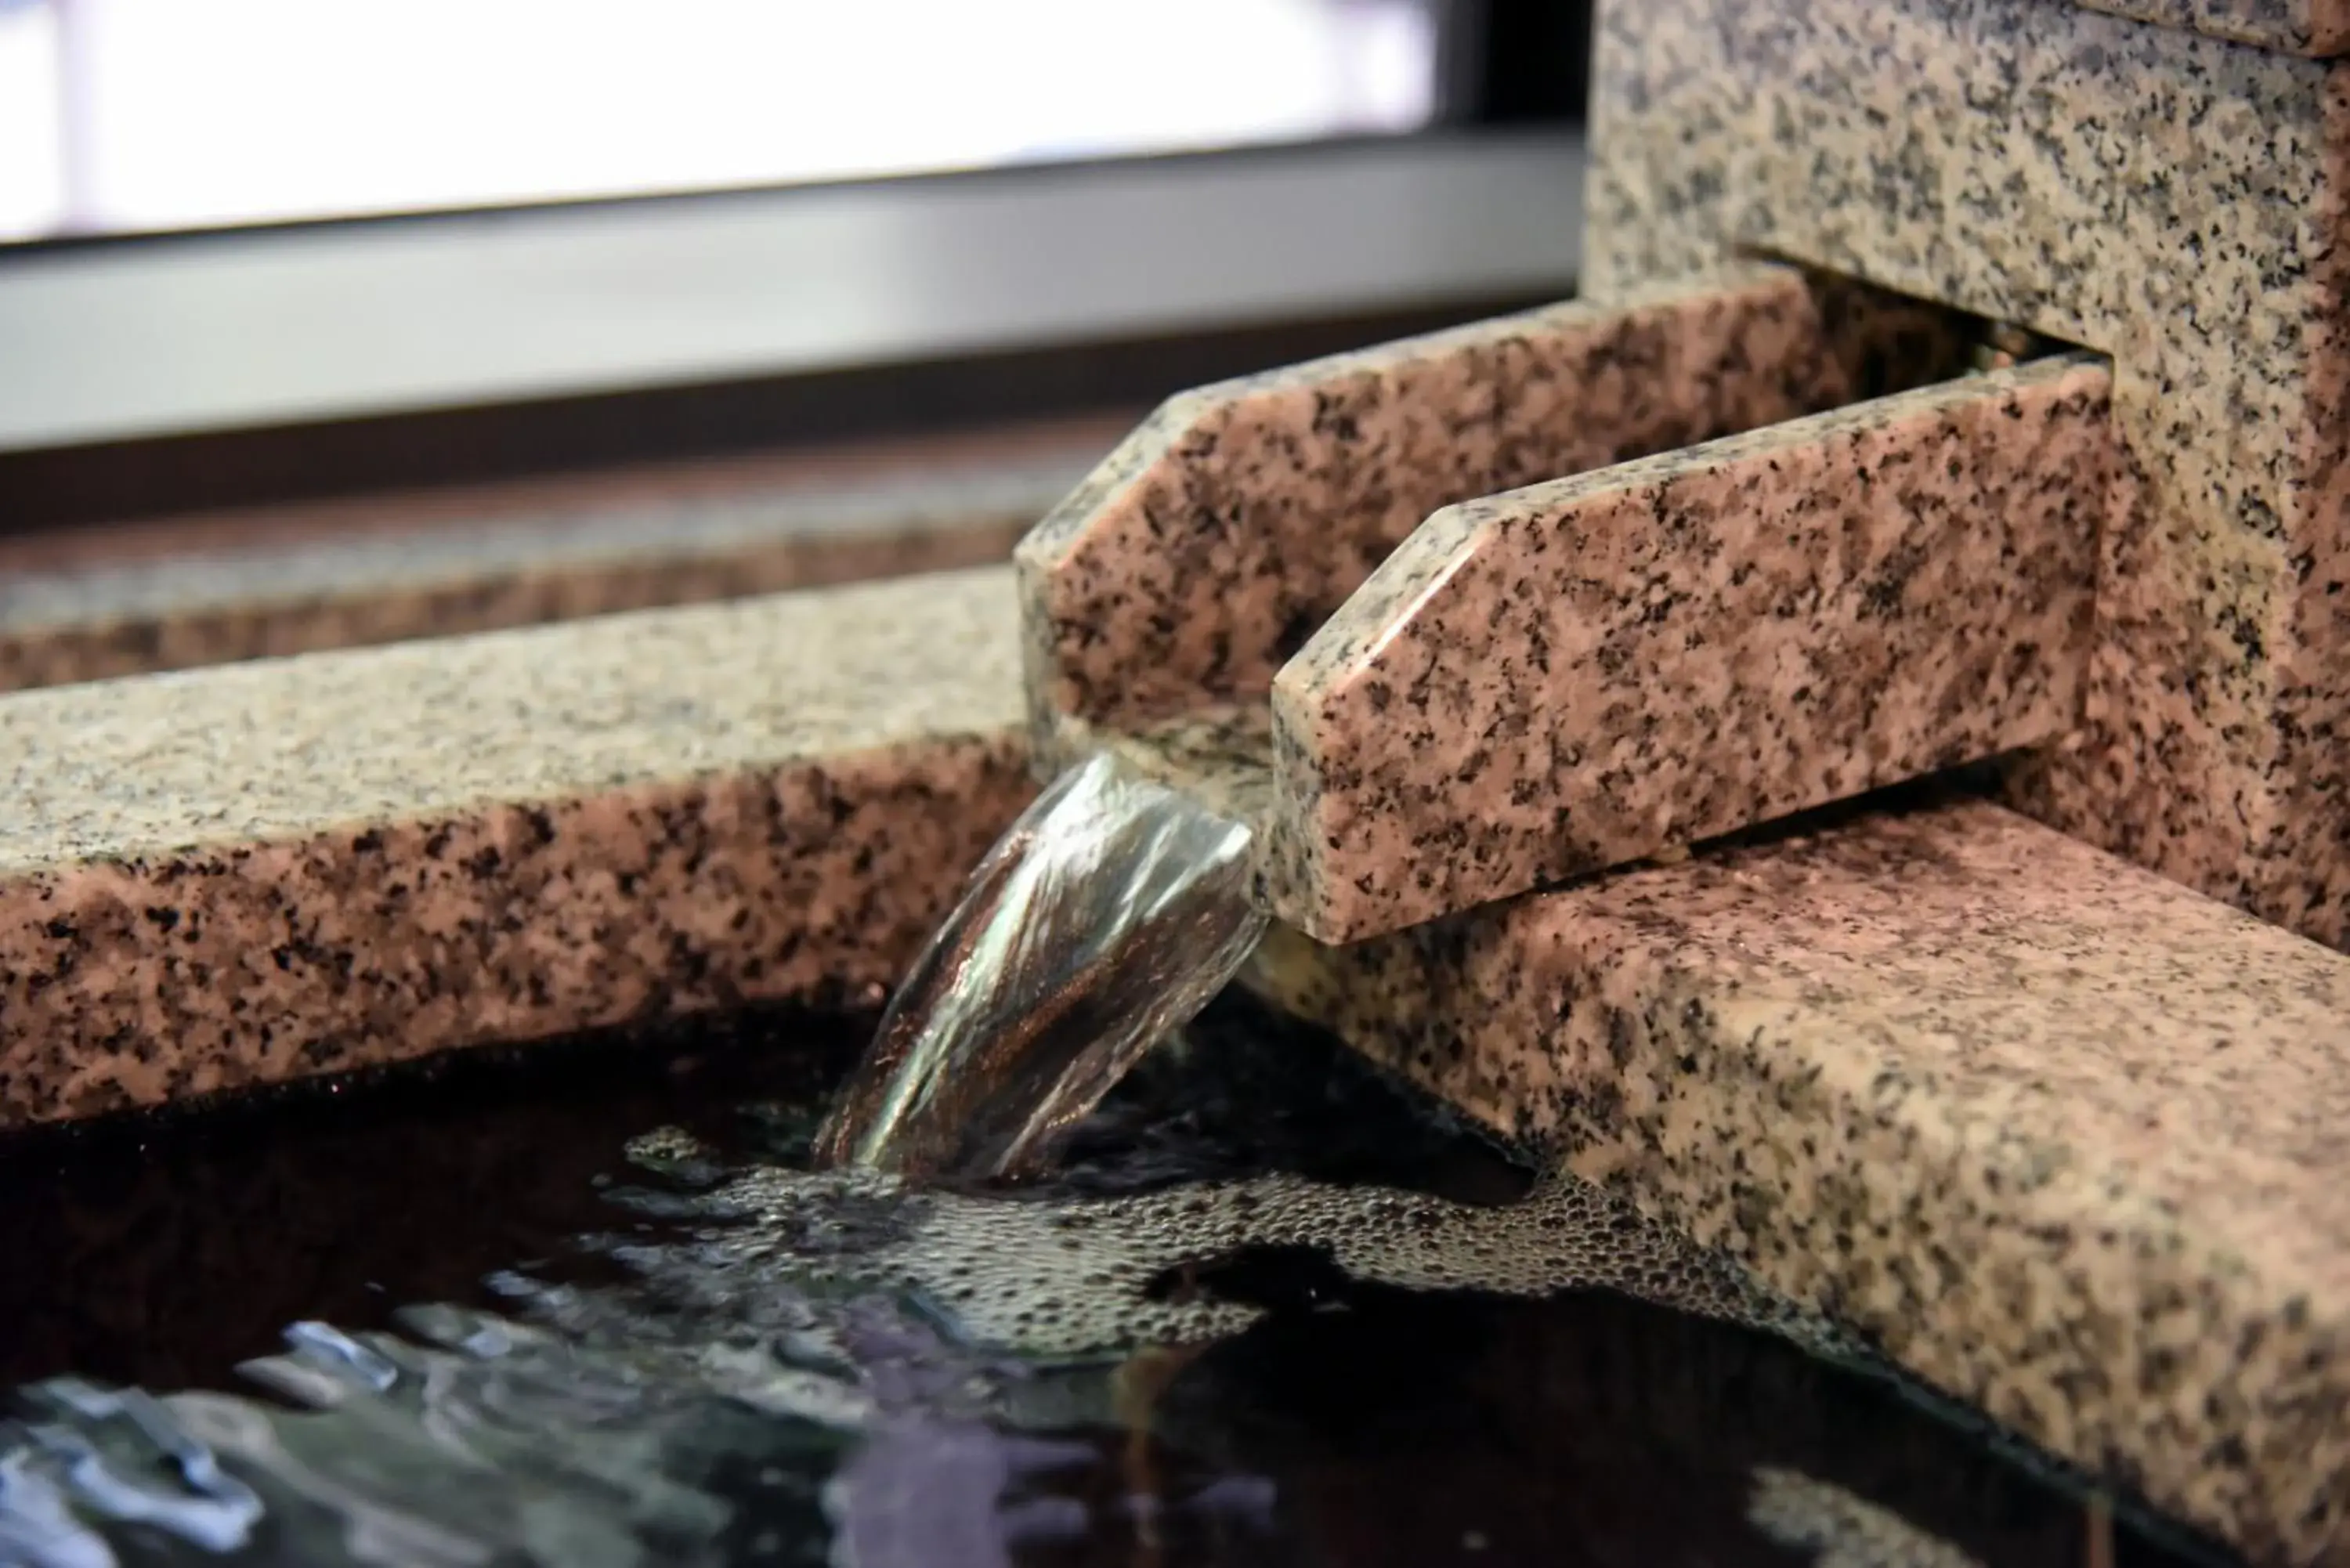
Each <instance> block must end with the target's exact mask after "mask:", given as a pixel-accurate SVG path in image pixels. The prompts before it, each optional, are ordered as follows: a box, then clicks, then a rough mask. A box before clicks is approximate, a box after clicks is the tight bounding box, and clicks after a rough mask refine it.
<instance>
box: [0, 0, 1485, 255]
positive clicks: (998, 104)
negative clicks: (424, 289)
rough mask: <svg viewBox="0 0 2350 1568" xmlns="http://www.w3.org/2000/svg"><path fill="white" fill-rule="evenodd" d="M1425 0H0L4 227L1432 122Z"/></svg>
mask: <svg viewBox="0 0 2350 1568" xmlns="http://www.w3.org/2000/svg"><path fill="white" fill-rule="evenodd" d="M1442 5H1443V0H636V3H633V4H627V3H622V0H0V240H9V239H14V240H26V239H40V238H47V237H54V236H62V235H75V234H124V233H136V232H144V231H157V230H177V229H189V228H211V227H219V226H227V225H235V224H245V223H269V222H279V221H286V220H299V219H309V218H327V217H342V216H351V215H359V214H365V213H396V212H419V211H432V210H435V209H446V208H463V207H481V206H496V205H505V204H509V203H515V202H537V201H550V200H564V199H576V198H588V197H601V196H620V195H632V194H642V193H654V192H679V191H693V190H710V189H720V188H726V187H733V186H754V185H769V184H777V183H785V182H803V181H812V180H828V179H841V178H853V177H859V176H873V175H888V174H900V173H915V172H931V171H951V170H969V169H982V168H989V167H997V166H1002V165H1005V164H1014V163H1021V162H1028V161H1045V160H1059V159H1071V158H1094V157H1104V156H1115V155H1129V154H1145V153H1157V152H1170V151H1200V150H1207V149H1213V148H1226V147H1234V146H1246V145H1251V144H1258V143H1270V142H1284V141H1297V140H1314V139H1319V138H1326V137H1331V136H1342V135H1352V134H1363V133H1380V132H1399V131H1409V130H1418V129H1420V128H1421V127H1423V126H1425V125H1427V124H1429V123H1430V120H1431V119H1432V118H1433V117H1434V116H1435V115H1436V113H1437V111H1438V108H1439V104H1438V99H1439V97H1440V91H1439V79H1440V75H1441V73H1442V68H1443V67H1442V66H1441V65H1440V54H1441V52H1442V51H1441V49H1440V36H1439V35H1440V26H1439V22H1440V16H1441V15H1442Z"/></svg>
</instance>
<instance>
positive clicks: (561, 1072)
mask: <svg viewBox="0 0 2350 1568" xmlns="http://www.w3.org/2000/svg"><path fill="white" fill-rule="evenodd" d="M868 1027H869V1023H860V1022H858V1021H856V1020H847V1021H842V1020H827V1019H815V1018H808V1017H805V1016H787V1015H769V1016H761V1017H751V1018H742V1019H735V1020H732V1021H729V1022H727V1023H722V1024H711V1025H703V1026H697V1027H695V1028H692V1029H689V1030H672V1031H670V1032H668V1033H664V1034H662V1035H660V1036H658V1037H650V1038H648V1037H641V1036H640V1037H638V1038H634V1039H630V1040H618V1041H602V1042H583V1043H567V1044H563V1045H561V1046H559V1047H548V1048H543V1049H540V1050H537V1051H533V1052H526V1053H520V1054H514V1055H498V1056H492V1055H483V1056H479V1057H476V1058H473V1059H471V1060H459V1061H455V1062H452V1063H451V1064H448V1065H447V1066H445V1067H443V1068H442V1069H441V1070H440V1071H438V1072H437V1073H435V1074H433V1075H430V1076H429V1077H428V1076H420V1075H413V1074H411V1075H404V1076H401V1077H399V1078H395V1079H389V1080H383V1081H378V1082H372V1083H359V1084H353V1085H346V1086H343V1087H341V1088H340V1089H314V1090H306V1091H301V1092H295V1093H288V1094H286V1095H285V1096H282V1097H281V1098H279V1099H277V1100H276V1101H275V1102H272V1103H268V1104H264V1105H261V1106H248V1107H244V1108H238V1109H231V1110H223V1111H217V1112H213V1113H211V1114H192V1115H187V1116H182V1117H181V1118H179V1119H177V1120H174V1121H171V1122H154V1121H148V1122H139V1123H117V1124H113V1125H110V1126H106V1127H99V1128H96V1129H93V1130H91V1131H88V1132H85V1133H82V1134H79V1135H75V1136H65V1135H58V1134H45V1135H37V1136H36V1137H31V1138H27V1139H19V1140H18V1141H17V1142H16V1143H14V1144H12V1145H5V1146H0V1380H5V1382H6V1383H7V1384H10V1385H15V1386H18V1388H19V1391H18V1392H17V1393H16V1395H15V1396H13V1397H11V1399H10V1402H9V1404H8V1406H7V1407H6V1409H7V1414H6V1415H5V1416H0V1563H28V1564H40V1565H42V1568H48V1565H50V1564H58V1565H67V1564H70V1565H71V1568H99V1565H101V1564H106V1563H122V1564H133V1563H211V1562H228V1563H384V1564H390V1563H400V1564H415V1563H423V1564H442V1563H449V1564H460V1563H463V1564H482V1565H484V1568H490V1565H504V1564H523V1563H549V1564H555V1563H564V1564H590V1565H601V1564H615V1565H619V1564H636V1563H645V1564H653V1563H664V1564H666V1563H850V1564H857V1565H859V1568H882V1565H899V1564H902V1565H907V1568H912V1565H918V1564H941V1565H946V1564H953V1565H957V1568H961V1565H964V1564H972V1565H987V1564H994V1563H1004V1564H1010V1563H1020V1564H1039V1565H1045V1564H1053V1565H1057V1564H1078V1563H1120V1564H1129V1563H1162V1564H1176V1563H1217V1564H1235V1565H1237V1564H1255V1563H1266V1564H1274V1563H1280V1564H1331V1565H1349V1568H1351V1565H1356V1564H1361V1565H1365V1568H1371V1565H1383V1564H1390V1563H1392V1564H1397V1565H1399V1568H1401V1565H1405V1564H1410V1565H1412V1568H1420V1565H1424V1564H1430V1563H1456V1562H1457V1563H1545V1564H1550V1563H1656V1564H1674V1563H1689V1564H1698V1563H1705V1564H1747V1563H1752V1564H1758V1565H1759V1564H1788V1563H1797V1564H1800V1563H1836V1564H1871V1563H1888V1564H1890V1563H1902V1564H1907V1563H1920V1564H1923V1563H1933V1564H1945V1563H1947V1564H1962V1563H1984V1564H2020V1565H2027V1568H2028V1565H2031V1564H2042V1563H2044V1564H2049V1565H2051V1568H2054V1565H2055V1564H2060V1563H2061V1564H2066V1565H2068V1568H2069V1565H2072V1564H2077V1563H2083V1562H2085V1561H2095V1560H2096V1559H2093V1558H2091V1557H2090V1556H2088V1555H2087V1552H2088V1540H2087V1536H2088V1532H2090V1531H2091V1529H2092V1528H2093V1527H2092V1523H2091V1521H2092V1520H2093V1518H2094V1517H2095V1516H2094V1514H2093V1511H2092V1510H2091V1508H2090V1507H2089V1506H2088V1505H2087V1504H2086V1503H2085V1501H2083V1500H2082V1498H2081V1497H2080V1496H2079V1495H2078V1494H2077V1493H2076V1492H2075V1491H2074V1490H2072V1489H2071V1488H2069V1486H2068V1485H2067V1484H2066V1483H2065V1482H2064V1480H2062V1479H2061V1478H2058V1477H2056V1476H2054V1474H2053V1473H2051V1472H2049V1471H2048V1470H2047V1469H2045V1468H2044V1467H2041V1466H2039V1465H2037V1464H2036V1463H2034V1462H2033V1461H2032V1460H2031V1459H2028V1457H2024V1456H2020V1455H2018V1454H2015V1453H2013V1452H2012V1451H2009V1450H2007V1449H2004V1448H2003V1447H2002V1445H2001V1444H2000V1443H1999V1442H1998V1441H1997V1440H1996V1439H1995V1438H1992V1437H1991V1436H1989V1435H1987V1434H1984V1433H1982V1432H1980V1431H1976V1430H1972V1429H1970V1428H1969V1427H1968V1426H1967V1425H1965V1424H1964V1423H1962V1422H1959V1421H1955V1420H1952V1419H1949V1418H1947V1413H1946V1412H1939V1411H1937V1410H1935V1409H1932V1408H1929V1407H1928V1405H1927V1404H1926V1403H1925V1402H1923V1401H1921V1399H1920V1398H1918V1397H1917V1396H1915V1395H1914V1394H1913V1393H1912V1392H1910V1391H1907V1390H1904V1389H1902V1388H1901V1387H1899V1386H1897V1385H1896V1384H1895V1383H1893V1382H1892V1381H1891V1380H1889V1379H1887V1378H1886V1377H1884V1376H1880V1375H1878V1374H1877V1373H1876V1372H1874V1371H1873V1370H1871V1369H1870V1367H1869V1366H1868V1363H1867V1359H1866V1354H1865V1352H1863V1351H1861V1350H1860V1349H1859V1348H1858V1347H1855V1346H1852V1345H1847V1344H1846V1343H1845V1342H1843V1341H1842V1340H1841V1339H1840V1338H1839V1337H1838V1336H1837V1335H1836V1334H1835V1332H1834V1331H1833V1330H1832V1329H1830V1328H1828V1327H1827V1325H1825V1324H1818V1323H1816V1322H1812V1321H1809V1320H1806V1319H1804V1318H1803V1317H1802V1316H1801V1315H1800V1314H1794V1313H1793V1312H1792V1311H1790V1310H1788V1309H1786V1308H1785V1307H1783V1305H1781V1304H1779V1303H1773V1302H1772V1301H1770V1300H1768V1299H1767V1298H1765V1297H1763V1296H1762V1295H1761V1294H1760V1293H1757V1292H1756V1291H1755V1290H1754V1289H1753V1288H1752V1285H1751V1284H1749V1283H1748V1282H1746V1281H1745V1280H1744V1278H1743V1276H1742V1275H1739V1274H1738V1273H1736V1272H1734V1271H1732V1270H1731V1269H1729V1268H1728V1267H1727V1266H1726V1265H1725V1264H1723V1263H1722V1262H1721V1261H1720V1260H1719V1259H1716V1258H1714V1257H1711V1255H1708V1254H1705V1253H1702V1252H1699V1251H1694V1250H1693V1249H1690V1248H1689V1247H1687V1246H1686V1245H1685V1244H1683V1243H1681V1242H1679V1241H1678V1240H1677V1239H1676V1238H1674V1237H1673V1236H1672V1235H1670V1234H1669V1233H1668V1232H1665V1231H1660V1230H1659V1229H1657V1228H1655V1227H1653V1226H1651V1225H1650V1224H1649V1223H1648V1222H1647V1221H1646V1220H1642V1219H1641V1218H1640V1217H1639V1216H1638V1215H1637V1214H1636V1213H1633V1212H1630V1211H1628V1210H1624V1209H1622V1208H1620V1207H1618V1206H1617V1205H1616V1204H1615V1203H1614V1202H1613V1201H1612V1200H1610V1199H1606V1198H1605V1197H1603V1196H1602V1195H1600V1194H1598V1193H1597V1192H1596V1190H1595V1189H1585V1188H1577V1187H1567V1186H1560V1185H1555V1184H1554V1183H1551V1182H1548V1181H1544V1182H1535V1181H1534V1179H1532V1178H1531V1176H1530V1175H1529V1174H1528V1173H1527V1172H1526V1171H1524V1170H1523V1169H1522V1168H1518V1167H1516V1166H1515V1165H1513V1163H1512V1162H1511V1161H1510V1160H1509V1159H1508V1158H1505V1157H1504V1156H1503V1154H1502V1153H1501V1152H1500V1151H1497V1150H1495V1149H1493V1148H1492V1147H1490V1146H1488V1145H1486V1144H1484V1143H1483V1142H1482V1141H1481V1140H1479V1139H1478V1138H1477V1137H1474V1136H1472V1135H1471V1134H1469V1133H1467V1132H1465V1131H1463V1130H1461V1128H1460V1127H1457V1126H1454V1125H1452V1124H1451V1123H1450V1122H1449V1121H1448V1120H1447V1119H1446V1118H1445V1117H1444V1116H1442V1115H1440V1114H1439V1113H1437V1112H1435V1111H1433V1110H1431V1109H1430V1107H1429V1106H1426V1105H1424V1104H1422V1103H1421V1102H1419V1101H1418V1100H1416V1099H1414V1098H1412V1097H1410V1096H1409V1095H1408V1094H1407V1093H1406V1092H1405V1091H1403V1090H1401V1089H1399V1088H1398V1087H1396V1086H1394V1085H1391V1084H1390V1083H1389V1082H1388V1081H1387V1080H1385V1079H1382V1078H1379V1077H1377V1076H1375V1075H1372V1074H1371V1073H1370V1072H1369V1071H1368V1070H1367V1068H1364V1067H1362V1066H1361V1065H1360V1064H1357V1062H1356V1061H1355V1060H1354V1059H1353V1058H1352V1057H1350V1056H1347V1055H1346V1054H1343V1053H1341V1052H1339V1051H1338V1050H1337V1049H1336V1047H1334V1046H1333V1045H1331V1044H1329V1043H1328V1042H1327V1041H1326V1040H1324V1039H1322V1038H1320V1037H1318V1036H1313V1035H1309V1034H1306V1033H1302V1032H1300V1031H1297V1030H1295V1028H1293V1027H1290V1026H1285V1025H1282V1024H1279V1023H1275V1022H1274V1021H1272V1020H1270V1019H1267V1018H1265V1017H1263V1015H1261V1014H1258V1013H1256V1012H1253V1011H1252V1010H1249V1009H1247V1008H1244V1007H1243V1006H1242V1005H1240V1004H1238V1003H1236V1002H1231V1001H1229V1000H1228V1001H1227V1002H1223V1003H1220V1004H1219V1005H1218V1006H1217V1007H1215V1008H1213V1009H1211V1012H1210V1013H1209V1014H1208V1015H1207V1016H1206V1017H1205V1018H1204V1019H1203V1020H1202V1021H1201V1023H1199V1024H1198V1025H1196V1026H1194V1028H1193V1029H1192V1030H1191V1032H1190V1033H1188V1034H1187V1036H1186V1037H1185V1039H1184V1040H1183V1041H1182V1042H1181V1043H1180V1044H1179V1045H1177V1046H1174V1047H1170V1048H1167V1049H1163V1050H1162V1051H1160V1052H1159V1053H1158V1054H1155V1055H1154V1056H1152V1057H1151V1058H1150V1059H1149V1060H1148V1061H1147V1062H1146V1063H1145V1064H1144V1066H1143V1067H1142V1069H1141V1070H1140V1071H1139V1073H1138V1074H1137V1075H1136V1076H1135V1077H1134V1078H1133V1079H1131V1080H1129V1081H1128V1084H1127V1085H1124V1086H1122V1087H1121V1088H1120V1089H1119V1090H1118V1091H1117V1092H1116V1093H1115V1094H1113V1096H1111V1097H1110V1099H1109V1100H1108V1101H1107V1102H1106V1103H1105V1105H1104V1106H1103V1107H1102V1108H1101V1110H1100V1111H1099V1112H1097V1114H1096V1116H1094V1118H1093V1119H1092V1120H1091V1121H1090V1122H1088V1123H1087V1125H1086V1126H1085V1127H1083V1128H1082V1129H1081V1130H1080V1132H1079V1134H1078V1135H1077V1137H1076V1140H1075V1143H1074V1145H1073V1146H1072V1147H1070V1149H1069V1150H1068V1155H1067V1165H1066V1168H1065V1169H1064V1170H1063V1171H1062V1172H1061V1173H1059V1174H1057V1175H1055V1176H1054V1177H1053V1178H1051V1179H1043V1180H1038V1181H1034V1182H1030V1183H1027V1184H1024V1185H1022V1186H1018V1187H1002V1186H999V1187H993V1188H977V1189H955V1190H947V1189H931V1190H928V1191H924V1192H920V1193H908V1192H907V1191H905V1190H904V1189H900V1188H899V1187H898V1186H897V1185H896V1184H895V1183H894V1182H892V1181H890V1180H889V1179H882V1178H879V1177H872V1176H865V1175H853V1174H850V1175H842V1174H810V1173H808V1172H807V1171H806V1169H805V1167H804V1159H803V1154H804V1151H805V1149H806V1146H807V1142H808V1140H809V1138H810V1137H812V1136H813V1133H814V1130H815V1127H816V1120H817V1117H818V1116H819V1115H820V1113H821V1111H822V1108H823V1102H824V1096H825V1093H826V1091H827V1088H828V1086H829V1085H830V1084H831V1083H832V1082H833V1081H834V1080H835V1078H836V1077H837V1075H838V1074H839V1073H840V1072H841V1071H843V1070H844V1069H845V1068H846V1067H847V1064H849V1063H850V1062H851V1061H852V1060H853V1059H854V1056H855V1054H856V1053H857V1052H858V1049H859V1048H860V1047H861V1045H862V1044H863V1037H864V1033H865V1032H866V1029H867V1028H868ZM1643 1297H1646V1298H1649V1299H1641V1298H1643ZM141 1389H150V1390H154V1392H153V1393H145V1392H140V1390H141ZM174 1390H176V1391H177V1392H170V1391H174ZM2213 1560H2220V1559H2213V1558H2211V1557H2210V1554H2209V1553H2208V1552H2206V1551H2205V1550H2204V1549H2202V1548H2199V1547H2198V1546H2195V1545H2193V1544H2192V1543H2189V1542H2184V1541H2182V1540H2179V1539H2178V1538H2176V1537H2174V1536H2172V1535H2170V1534H2168V1532H2163V1531H2162V1530H2160V1528H2159V1527H2158V1526H2150V1525H2147V1524H2146V1523H2145V1521H2138V1520H2137V1519H2135V1518H2134V1516H2131V1515H2129V1514H2128V1512H2127V1511H2126V1510H2125V1511H2124V1519H2123V1522H2122V1523H2121V1524H2119V1525H2118V1526H2116V1539H2115V1542H2114V1552H2113V1555H2112V1561H2114V1562H2115V1563H2137V1564H2154V1563H2188V1562H2199V1561H2213Z"/></svg>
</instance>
